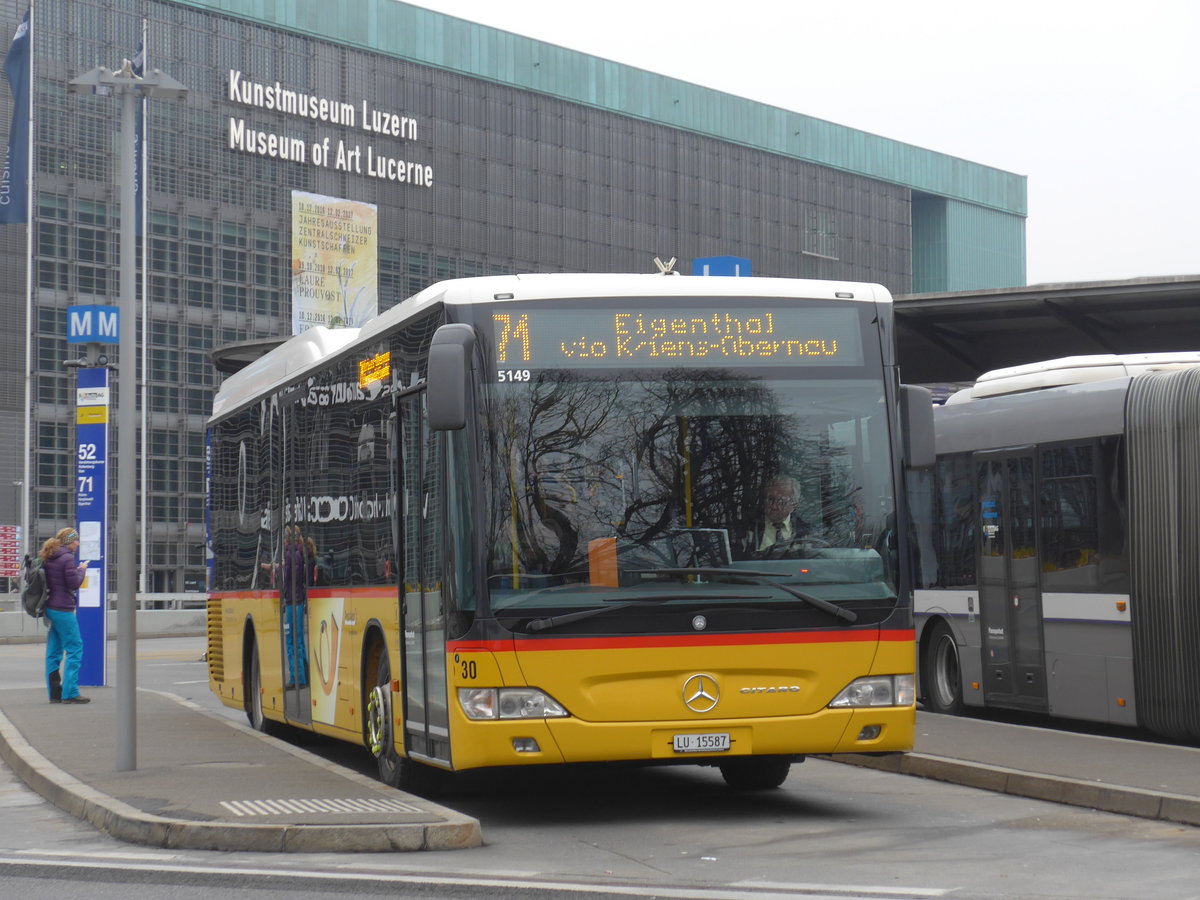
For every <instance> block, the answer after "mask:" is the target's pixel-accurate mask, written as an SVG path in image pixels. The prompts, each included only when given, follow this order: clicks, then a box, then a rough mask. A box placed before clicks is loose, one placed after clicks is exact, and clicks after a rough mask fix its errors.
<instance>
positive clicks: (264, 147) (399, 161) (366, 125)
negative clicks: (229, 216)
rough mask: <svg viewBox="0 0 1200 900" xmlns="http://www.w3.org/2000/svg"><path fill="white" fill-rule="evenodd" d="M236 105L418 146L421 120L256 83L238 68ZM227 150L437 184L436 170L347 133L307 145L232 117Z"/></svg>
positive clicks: (232, 90)
mask: <svg viewBox="0 0 1200 900" xmlns="http://www.w3.org/2000/svg"><path fill="white" fill-rule="evenodd" d="M228 99H229V100H230V101H231V102H233V103H240V104H242V105H243V106H250V107H254V108H255V109H262V110H267V111H269V112H279V113H283V114H284V115H288V116H295V117H296V118H299V119H305V120H308V121H311V122H322V123H325V124H328V125H337V126H341V127H343V128H346V129H352V130H354V131H357V132H361V133H362V134H364V135H369V136H371V137H377V138H390V139H392V140H397V141H407V142H412V143H415V142H417V141H418V140H419V139H420V138H419V134H420V128H419V127H418V123H417V120H416V119H415V118H413V117H411V116H402V115H399V114H398V113H395V112H392V111H390V110H383V109H376V108H374V107H372V106H371V105H370V104H369V103H368V102H367V101H366V100H362V101H360V102H359V103H358V104H354V103H347V102H346V101H344V100H339V99H334V98H329V97H322V96H319V95H317V94H313V93H310V92H307V91H296V90H292V89H290V88H287V87H284V86H283V85H282V84H280V83H279V82H278V81H276V82H274V83H273V84H263V83H261V82H257V81H252V80H251V79H249V78H247V77H246V76H245V75H244V74H242V73H241V72H239V71H238V70H237V69H230V70H229V97H228ZM229 148H230V149H231V150H240V151H242V152H243V153H252V154H254V155H255V156H266V157H269V158H271V159H282V160H287V161H290V162H298V163H306V164H309V165H314V166H319V167H320V168H326V169H335V170H337V171H339V172H352V173H354V174H356V175H367V176H369V177H372V178H379V179H383V180H385V181H395V182H399V183H401V184H413V185H417V186H419V187H432V186H433V166H431V165H428V164H427V163H420V162H415V161H414V160H411V159H405V158H403V157H400V156H398V155H396V154H394V153H392V152H381V150H380V149H379V148H378V147H377V146H375V145H374V144H371V143H359V141H357V140H355V139H354V138H353V137H350V136H349V135H348V134H347V135H346V136H343V137H335V136H332V135H326V136H324V137H321V138H319V139H317V140H314V141H312V142H309V141H307V140H305V139H304V138H300V137H297V136H296V135H294V134H288V133H286V132H283V131H269V130H266V129H264V128H260V127H258V126H256V125H254V124H252V123H249V122H247V121H246V120H245V119H243V118H238V117H237V116H230V117H229Z"/></svg>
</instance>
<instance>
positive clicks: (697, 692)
mask: <svg viewBox="0 0 1200 900" xmlns="http://www.w3.org/2000/svg"><path fill="white" fill-rule="evenodd" d="M720 699H721V688H720V687H718V686H717V679H715V678H713V677H712V676H711V675H704V674H700V675H693V676H691V677H690V678H689V679H688V680H687V681H685V682H684V683H683V703H684V705H685V706H686V707H687V708H688V709H690V710H691V711H692V712H698V713H706V712H711V711H712V709H713V707H715V706H716V705H717V701H718V700H720Z"/></svg>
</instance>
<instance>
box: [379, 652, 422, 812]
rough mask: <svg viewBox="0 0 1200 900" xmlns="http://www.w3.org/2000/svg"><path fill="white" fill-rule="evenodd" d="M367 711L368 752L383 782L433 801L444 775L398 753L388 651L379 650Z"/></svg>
mask: <svg viewBox="0 0 1200 900" xmlns="http://www.w3.org/2000/svg"><path fill="white" fill-rule="evenodd" d="M363 706H364V708H365V709H366V711H367V749H368V750H370V751H371V754H372V755H373V756H374V757H375V762H376V764H377V765H378V768H379V780H380V781H382V782H383V783H384V784H386V785H388V786H389V787H394V788H397V789H398V790H401V791H405V792H407V793H410V794H423V795H425V796H428V797H432V796H434V795H436V794H437V793H438V789H439V786H440V781H441V779H440V777H439V776H440V775H441V772H440V771H439V770H437V769H434V768H432V767H431V766H425V765H422V764H421V763H418V762H413V761H412V760H409V759H405V758H404V757H402V756H401V755H400V754H398V753H397V752H396V744H395V740H394V737H393V735H394V731H393V722H394V721H395V717H394V716H393V714H392V665H391V663H390V662H389V661H388V654H387V648H386V647H380V648H379V663H378V664H377V665H376V666H375V684H374V687H373V688H372V689H371V691H370V693H368V695H367V699H366V702H365V703H364V704H363Z"/></svg>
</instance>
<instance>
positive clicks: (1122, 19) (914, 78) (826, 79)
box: [414, 0, 1200, 284]
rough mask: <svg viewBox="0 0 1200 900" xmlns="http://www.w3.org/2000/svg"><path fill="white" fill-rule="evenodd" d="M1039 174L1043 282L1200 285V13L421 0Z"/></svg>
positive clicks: (923, 4)
mask: <svg viewBox="0 0 1200 900" xmlns="http://www.w3.org/2000/svg"><path fill="white" fill-rule="evenodd" d="M414 5H417V6H423V7H426V8H428V9H436V10H438V11H440V12H444V13H448V14H450V15H454V16H458V17H460V18H463V19H469V20H471V21H473V22H480V23H483V24H485V25H490V26H493V27H496V28H502V29H504V30H506V31H512V32H515V33H517V34H523V35H526V36H528V37H533V38H537V39H539V40H543V41H547V42H549V43H553V44H559V45H561V46H564V47H569V48H571V49H573V50H580V51H582V52H584V53H590V54H593V55H595V56H601V57H604V58H606V59H611V60H616V61H618V62H622V63H627V64H629V65H634V66H638V67H639V68H643V69H648V70H650V71H652V72H657V73H659V74H662V75H669V76H672V77H675V78H681V79H684V80H686V81H691V82H695V83H696V84H701V85H704V86H705V87H711V88H716V89H718V90H722V91H727V92H729V93H731V94H737V95H738V96H742V97H748V98H751V99H754V100H760V101H762V102H765V103H770V104H772V105H775V106H780V107H784V108H786V109H790V110H794V111H796V112H801V113H805V114H806V115H810V116H816V117H817V118H821V119H828V120H829V121H832V122H837V123H838V124H841V125H847V126H850V127H852V128H858V129H861V130H863V131H870V132H873V133H875V134H879V135H883V136H884V137H889V138H893V139H895V140H899V141H905V142H907V143H911V144H916V145H918V146H921V147H926V148H928V149H931V150H937V151H940V152H943V153H949V154H951V155H953V156H958V157H962V158H964V159H969V160H971V161H973V162H979V163H985V164H987V165H990V166H995V167H996V168H1000V169H1005V170H1006V171H1010V172H1017V173H1019V174H1021V175H1026V176H1028V178H1029V183H1028V184H1029V219H1028V225H1027V231H1026V236H1027V246H1028V281H1029V283H1030V284H1037V283H1041V282H1058V281H1095V280H1106V279H1117V278H1138V277H1144V276H1157V275H1180V274H1189V275H1190V274H1200V0H1140V2H1137V3H1116V2H1112V0H1091V2H1084V0H1038V2H1032V0H1007V2H1005V3H982V2H972V0H907V2H905V0H842V2H832V3H831V2H827V0H825V2H815V0H734V2H730V0H723V2H720V3H718V2H713V0H641V2H639V0H604V2H599V3H566V2H563V0H502V2H496V0H416V2H415V3H414Z"/></svg>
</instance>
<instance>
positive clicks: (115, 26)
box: [0, 0, 1026, 592]
mask: <svg viewBox="0 0 1200 900" xmlns="http://www.w3.org/2000/svg"><path fill="white" fill-rule="evenodd" d="M28 8H29V3H28V0H0V35H2V36H3V37H2V38H0V39H3V40H11V39H12V37H13V36H14V34H16V32H17V31H18V26H19V25H20V23H21V21H22V18H23V17H24V16H25V13H26V10H27V9H28ZM30 35H31V45H30V46H31V54H30V55H31V59H32V71H31V77H30V84H31V88H32V89H31V95H32V102H31V104H30V106H31V116H30V121H31V129H30V131H31V135H32V138H31V141H30V148H31V153H30V158H31V160H32V170H33V171H32V176H33V190H32V192H31V201H30V202H29V204H28V210H29V215H28V216H27V217H26V218H27V219H28V221H27V223H26V218H22V219H21V220H20V221H18V222H14V223H12V224H6V225H0V254H2V260H0V265H2V266H3V279H2V281H0V304H2V309H3V315H4V320H5V322H6V324H7V327H6V328H5V329H4V330H3V332H0V342H2V348H3V349H2V352H0V367H2V368H3V377H2V378H0V440H2V441H3V442H4V445H5V446H6V447H8V448H11V450H10V452H9V453H6V454H3V456H0V468H2V469H3V471H0V479H3V480H0V485H5V484H9V483H11V485H12V490H11V492H10V491H0V524H7V523H13V524H21V523H22V522H23V521H24V522H25V523H27V525H26V532H25V534H26V536H27V543H28V544H29V545H33V544H38V545H40V542H41V541H42V540H44V539H45V538H46V537H48V536H49V535H51V534H52V533H53V532H54V531H55V530H56V529H57V528H59V527H61V526H62V525H63V524H67V523H71V522H73V521H74V516H75V504H76V496H77V491H76V484H75V478H76V460H75V455H76V444H75V427H76V415H77V413H76V397H77V395H76V377H77V375H76V370H75V369H73V368H70V367H68V366H67V365H66V363H68V362H70V361H73V360H75V359H76V358H77V357H78V356H79V345H78V344H70V343H68V341H67V329H68V322H67V308H68V307H70V306H76V305H87V304H112V305H115V304H117V303H118V295H119V285H120V258H119V248H120V240H119V234H120V217H121V212H122V211H121V209H120V205H121V204H120V196H121V194H120V187H119V183H118V179H119V172H120V169H121V160H120V147H121V144H120V134H119V132H120V103H119V100H118V99H117V98H115V97H113V96H105V95H104V93H103V92H99V93H90V92H84V93H80V92H78V91H72V90H70V89H69V86H68V85H69V82H71V81H72V80H73V79H77V78H78V77H79V76H80V75H81V74H83V73H85V72H88V71H89V70H92V69H94V68H95V67H97V66H106V67H108V68H110V69H116V68H118V67H119V66H120V65H121V62H122V60H123V59H134V58H135V57H137V55H138V51H139V49H140V47H141V46H142V45H143V42H144V50H145V71H147V72H152V71H153V70H155V69H157V70H161V71H162V72H163V73H166V74H167V75H169V76H170V77H172V78H173V79H175V80H177V81H179V82H181V83H182V84H183V85H184V86H185V87H186V88H187V90H188V93H187V96H186V98H184V99H182V100H171V99H161V100H160V99H156V100H151V101H149V102H148V104H147V113H146V116H145V140H144V147H143V149H144V157H145V159H144V172H145V183H144V188H145V190H144V192H143V193H144V196H145V200H144V204H145V220H144V222H141V223H140V225H141V229H140V230H141V232H142V234H141V236H139V237H138V259H139V271H138V277H137V282H138V304H139V307H140V308H141V309H142V310H143V311H144V322H143V321H139V326H138V330H139V334H141V335H143V343H144V347H143V348H142V352H141V354H140V355H141V359H139V360H137V361H135V362H136V364H137V367H138V371H139V375H140V376H141V379H142V381H143V383H144V393H143V394H142V396H143V397H144V403H145V409H144V410H139V411H138V419H139V421H140V422H141V423H142V424H143V427H144V434H143V433H139V435H138V438H137V439H138V441H139V446H140V447H141V448H142V449H141V466H143V467H144V475H140V476H139V477H140V480H141V482H142V484H141V485H139V486H138V489H139V490H141V489H142V488H143V487H144V505H143V509H144V515H143V517H142V518H143V520H144V537H143V539H142V541H141V543H142V547H141V549H140V552H141V553H142V554H143V555H142V565H141V570H142V571H143V573H144V576H145V579H146V581H145V584H144V588H145V590H147V591H153V592H182V591H195V590H203V589H204V576H205V551H204V540H205V535H204V508H205V480H204V479H205V439H204V429H205V420H206V417H207V415H208V413H209V411H210V408H211V404H212V398H213V393H214V391H215V389H216V388H217V386H218V385H219V383H220V378H221V377H222V375H221V373H220V372H218V371H217V369H216V368H215V366H214V364H213V360H212V353H213V351H214V349H216V348H218V347H224V346H228V345H231V344H237V343H241V342H247V341H255V340H263V339H271V338H278V337H281V336H286V335H288V334H291V333H292V332H293V329H294V327H295V321H294V316H293V303H294V296H295V295H294V293H293V288H294V285H293V280H294V279H293V273H294V271H295V269H296V266H297V262H296V261H295V248H296V246H297V245H296V243H295V242H296V240H297V235H296V234H294V233H293V232H294V226H295V221H294V219H295V215H294V211H295V209H296V207H295V205H294V203H295V198H296V197H297V196H299V195H304V194H311V195H317V196H320V197H327V198H339V199H344V200H347V201H354V202H358V203H362V204H369V205H371V206H372V207H373V208H374V209H373V215H374V216H375V218H374V219H373V220H372V225H371V228H372V240H373V241H375V242H376V246H375V257H376V262H375V264H376V265H377V272H376V273H375V289H376V293H377V306H378V309H379V310H382V309H386V308H388V307H390V306H392V305H394V304H395V303H397V302H399V301H400V300H401V299H403V298H404V297H407V296H409V295H411V294H413V293H415V292H417V291H418V290H420V289H422V288H424V287H426V286H428V285H429V284H431V283H433V282H435V281H438V280H441V279H446V278H455V277H462V276H472V275H485V274H500V273H515V272H563V271H573V272H631V271H632V272H650V271H654V259H655V257H659V258H661V259H663V260H666V259H670V258H675V259H677V260H678V263H677V264H676V268H677V269H679V270H681V271H683V272H684V273H689V272H690V271H691V264H692V261H693V260H696V259H699V258H705V257H712V256H736V257H741V258H744V259H748V260H750V261H751V262H752V266H753V274H754V275H759V276H782V277H801V278H822V279H826V278H827V279H844V280H853V281H873V282H880V283H882V284H883V285H885V286H886V287H887V288H888V289H890V290H891V291H892V293H893V294H902V293H904V294H906V293H912V292H931V291H960V290H973V289H985V288H1000V287H1010V286H1018V285H1023V284H1024V283H1025V215H1026V180H1025V178H1024V177H1023V176H1019V175H1015V174H1012V173H1009V172H1005V171H1001V170H998V169H995V168H991V167H988V166H985V165H981V164H978V163H973V162H969V161H967V160H963V159H958V158H955V157H951V156H948V155H946V154H943V153H938V152H936V151H933V150H926V149H922V148H919V147H916V146H912V145H909V144H905V143H901V142H898V141H892V140H888V139H887V138H884V137H880V136H877V135H874V134H869V133H866V132H862V131H858V130H855V129H852V128H846V127H843V126H840V125H836V124H834V123H832V122H827V121H823V120H820V119H815V118H812V117H809V116H805V115H803V114H801V113H798V112H791V111H788V110H784V109H779V108H776V107H771V106H768V105H765V104H762V103H758V102H755V101H751V100H747V99H743V98H739V97H735V96H732V95H730V94H725V93H722V92H719V91H715V90H712V89H709V88H704V87H700V86H697V85H694V84H689V83H686V82H683V81H679V80H677V79H673V78H670V77H669V76H666V75H660V74H654V73H652V72H649V71H645V70H641V69H637V68H633V67H630V66H626V65H622V64H618V63H615V62H611V61H608V60H605V59H602V58H599V57H595V56H590V55H587V54H584V53H579V52H576V51H572V50H568V49H565V48H562V47H558V46H554V45H551V44H547V43H544V42H540V41H537V40H534V39H532V38H527V37H522V36H520V35H516V34H511V33H508V32H504V31H500V30H497V29H494V28H489V27H485V26H482V25H477V24H474V23H471V22H467V21H464V20H461V19H456V18H453V17H450V16H446V15H442V14H440V13H435V12H431V11H429V10H425V9H421V8H419V7H417V6H412V5H408V4H405V3H400V2H396V0H324V2H320V3H317V2H311V0H36V2H35V3H34V7H33V18H32V27H31V29H30ZM138 61H139V62H140V61H141V59H140V58H138ZM714 79H715V80H719V72H715V73H714ZM11 96H12V95H11V94H9V93H7V92H6V91H0V126H2V127H3V129H4V131H3V133H4V135H5V136H6V137H7V135H8V133H9V128H10V125H11V122H10V118H11V117H12V115H13V112H14V108H13V104H12V103H11ZM2 202H3V198H2V197H0V203H2ZM143 261H144V263H145V265H144V266H143V265H142V263H143ZM116 363H117V365H118V366H119V367H120V372H121V373H123V372H124V371H125V368H124V366H125V364H126V363H125V361H123V360H121V359H119V358H116ZM116 377H118V378H119V377H120V373H118V375H117V376H116ZM114 395H115V391H114ZM119 443H120V436H119V435H115V434H114V435H112V437H110V451H115V450H116V449H117V446H116V445H119ZM115 468H116V467H115V466H111V467H110V473H109V477H110V478H112V477H114V476H115ZM119 552H120V548H119V547H116V546H115V541H112V540H111V537H110V543H109V552H108V554H107V556H108V559H109V560H110V561H111V560H112V559H113V558H115V555H116V554H117V553H119ZM109 584H110V586H111V585H115V579H110V581H109Z"/></svg>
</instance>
